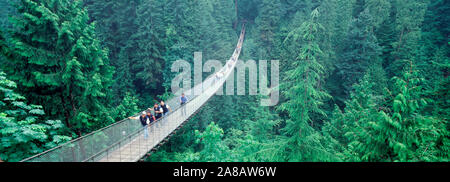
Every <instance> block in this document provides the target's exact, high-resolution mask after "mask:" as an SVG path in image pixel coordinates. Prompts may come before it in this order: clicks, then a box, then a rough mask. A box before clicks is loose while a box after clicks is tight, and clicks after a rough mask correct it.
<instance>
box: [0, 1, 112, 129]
mask: <svg viewBox="0 0 450 182" xmlns="http://www.w3.org/2000/svg"><path fill="white" fill-rule="evenodd" d="M81 3H82V2H81V1H78V0H77V1H71V0H50V1H39V0H21V1H20V3H19V6H18V13H19V16H17V17H15V19H14V21H13V23H14V26H15V31H14V32H13V34H12V38H11V43H12V44H11V45H13V46H12V47H11V48H10V53H9V54H8V55H7V56H8V64H5V65H3V66H4V70H5V72H7V73H8V75H11V76H10V78H11V79H12V80H13V81H16V82H17V84H18V88H19V89H20V90H21V92H22V93H24V95H25V96H27V98H29V100H30V101H31V102H32V103H34V104H41V105H43V107H44V110H45V111H46V113H47V114H48V115H51V116H53V117H56V118H58V119H61V120H63V121H64V123H65V124H66V126H67V127H68V128H70V129H71V131H73V132H76V134H77V135H78V136H81V135H82V133H83V131H85V130H88V129H89V128H90V127H91V126H102V125H106V124H107V123H109V122H111V121H112V119H111V118H110V117H109V116H108V112H107V110H106V108H107V107H108V106H109V102H108V100H109V99H107V95H108V90H109V87H110V85H111V77H112V73H113V70H112V68H111V67H110V66H109V61H108V57H107V52H106V51H105V50H102V49H101V48H100V45H99V44H100V43H99V41H98V40H97V39H96V34H95V26H94V24H92V23H88V21H89V17H88V14H87V10H86V9H82V7H81V6H82V4H81Z"/></svg>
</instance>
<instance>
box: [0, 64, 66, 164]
mask: <svg viewBox="0 0 450 182" xmlns="http://www.w3.org/2000/svg"><path fill="white" fill-rule="evenodd" d="M5 75H6V74H5V73H4V72H0V138H1V140H0V158H1V159H2V160H4V161H8V162H14V161H19V160H22V159H24V158H26V157H30V156H32V155H34V154H38V153H40V152H43V151H44V150H47V149H50V148H53V147H56V146H57V145H58V144H61V143H64V142H66V141H68V140H70V137H67V136H64V135H61V133H62V129H63V128H64V124H62V122H61V121H59V120H47V121H42V115H44V111H43V110H42V106H39V105H27V104H26V103H25V102H26V99H25V97H23V96H22V95H20V94H18V93H16V92H15V91H14V90H15V89H16V88H17V85H16V83H15V82H13V81H11V80H8V79H7V78H6V77H5Z"/></svg>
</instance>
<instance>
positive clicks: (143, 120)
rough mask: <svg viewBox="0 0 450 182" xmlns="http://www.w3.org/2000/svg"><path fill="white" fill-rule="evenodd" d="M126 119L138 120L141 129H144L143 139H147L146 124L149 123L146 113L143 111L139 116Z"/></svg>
mask: <svg viewBox="0 0 450 182" xmlns="http://www.w3.org/2000/svg"><path fill="white" fill-rule="evenodd" d="M128 119H139V121H140V122H141V125H142V127H143V128H144V139H147V138H148V124H149V123H150V121H149V118H148V116H147V113H146V112H145V111H144V112H142V114H141V115H140V116H136V117H128Z"/></svg>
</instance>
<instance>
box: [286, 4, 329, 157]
mask: <svg viewBox="0 0 450 182" xmlns="http://www.w3.org/2000/svg"><path fill="white" fill-rule="evenodd" d="M318 16H319V11H318V10H317V9H315V10H313V11H312V13H311V17H310V19H309V20H308V21H306V22H304V23H303V24H302V26H301V27H299V28H297V29H295V30H294V31H292V32H291V33H290V34H289V36H288V38H287V39H286V40H285V42H288V41H289V40H291V39H292V40H293V41H294V43H297V41H301V42H302V43H301V48H300V50H299V54H298V57H297V61H295V62H293V64H294V69H293V70H290V71H288V72H287V73H286V77H285V80H284V83H283V85H282V88H283V89H286V90H285V91H283V92H282V93H283V94H284V95H285V97H286V99H287V101H286V102H284V103H283V104H282V105H281V106H280V110H281V111H286V112H287V113H288V114H289V116H290V119H289V120H288V121H286V127H285V128H284V129H283V130H284V132H285V133H286V136H287V138H286V143H285V146H284V148H283V150H284V152H285V160H287V161H319V160H327V159H330V158H331V157H330V154H329V153H328V152H326V151H325V148H324V147H323V146H322V145H321V143H320V140H321V135H320V133H319V132H317V131H316V130H315V129H314V128H313V127H314V122H315V121H314V120H315V118H314V115H315V114H318V115H324V114H325V113H324V111H323V110H322V109H321V108H320V107H321V105H322V101H323V99H325V98H326V97H329V95H328V94H327V93H326V92H325V91H323V90H321V88H319V87H318V83H319V81H320V80H321V79H322V78H321V76H322V74H323V67H322V65H320V64H319V63H318V62H317V56H319V55H320V54H322V51H321V50H320V47H319V46H318V43H317V36H318V32H319V31H320V30H321V29H322V28H323V27H322V26H321V25H320V24H319V23H318V22H317V18H318Z"/></svg>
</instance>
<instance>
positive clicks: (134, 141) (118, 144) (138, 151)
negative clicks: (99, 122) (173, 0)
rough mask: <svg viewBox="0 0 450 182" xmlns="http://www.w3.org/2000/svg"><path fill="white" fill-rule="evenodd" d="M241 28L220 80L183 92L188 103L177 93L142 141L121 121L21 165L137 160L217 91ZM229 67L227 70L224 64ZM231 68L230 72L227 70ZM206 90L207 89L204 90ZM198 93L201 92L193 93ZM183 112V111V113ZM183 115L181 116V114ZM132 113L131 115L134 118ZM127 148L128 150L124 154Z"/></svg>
mask: <svg viewBox="0 0 450 182" xmlns="http://www.w3.org/2000/svg"><path fill="white" fill-rule="evenodd" d="M244 35H245V26H243V27H242V30H241V34H240V37H239V41H238V44H237V46H236V49H235V51H234V52H233V55H232V57H231V59H230V60H229V61H227V63H226V64H225V65H224V66H223V67H222V69H221V70H219V72H220V71H222V72H223V73H225V75H223V76H222V77H221V78H220V79H218V78H216V77H215V76H214V74H211V75H210V76H209V77H207V78H206V79H205V81H203V82H202V83H200V84H197V85H195V86H194V87H193V88H191V89H190V90H187V91H184V93H185V95H186V97H187V98H188V100H189V101H188V102H187V103H186V104H184V105H182V106H181V105H180V102H179V95H181V92H183V91H182V90H180V91H178V92H177V93H176V94H174V95H175V96H174V97H172V98H171V99H169V100H167V101H166V104H167V105H169V106H171V108H172V112H169V114H168V115H166V116H164V117H162V118H160V119H158V120H157V121H155V122H153V123H151V124H150V125H149V126H148V131H149V133H148V134H149V137H148V139H144V137H143V135H144V128H143V127H142V125H141V124H140V122H139V121H138V120H133V119H124V120H121V121H118V122H116V123H114V124H111V125H109V126H106V127H104V128H102V129H100V130H97V131H94V132H92V133H89V134H87V135H85V136H83V137H80V138H77V139H74V140H71V141H69V142H67V143H65V144H62V145H60V146H57V147H55V148H53V149H50V150H47V151H45V152H43V153H40V154H37V155H35V156H32V157H29V158H27V159H24V160H22V162H83V161H137V160H139V159H140V158H141V157H143V155H145V154H146V153H147V152H148V151H149V150H150V149H151V148H153V147H154V146H156V145H157V144H158V143H160V142H161V141H162V140H164V139H165V138H166V137H167V136H168V135H169V134H171V133H172V132H173V131H174V130H175V129H176V128H177V127H179V126H180V125H181V124H182V123H183V122H184V121H185V120H187V119H188V118H189V117H190V116H191V115H193V114H194V113H195V112H196V111H197V110H198V109H200V107H201V106H202V105H203V104H205V103H206V102H207V101H208V100H209V98H211V97H212V96H213V95H214V94H215V93H216V92H217V90H218V89H220V88H221V87H222V85H223V83H224V82H225V81H226V78H228V76H229V75H230V74H232V73H233V72H232V70H233V69H234V66H235V64H236V62H237V61H236V60H238V57H239V54H240V51H241V47H242V43H243V39H244ZM229 64H230V65H231V66H230V67H228V66H227V65H229ZM230 68H231V69H230ZM205 87H207V88H205ZM198 90H201V91H202V92H201V93H200V94H199V93H195V91H198ZM184 111H185V112H184ZM183 113H185V114H183ZM138 115H139V114H136V115H134V116H138ZM127 149H128V151H127Z"/></svg>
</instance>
